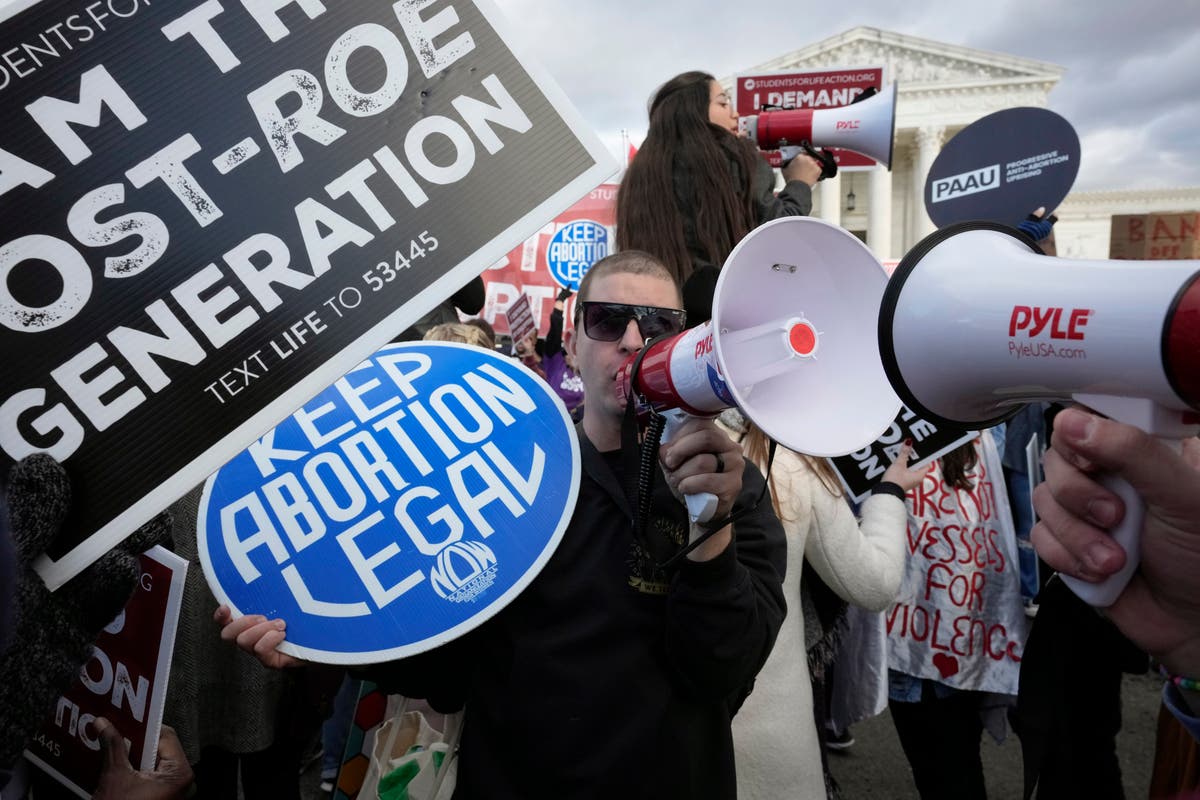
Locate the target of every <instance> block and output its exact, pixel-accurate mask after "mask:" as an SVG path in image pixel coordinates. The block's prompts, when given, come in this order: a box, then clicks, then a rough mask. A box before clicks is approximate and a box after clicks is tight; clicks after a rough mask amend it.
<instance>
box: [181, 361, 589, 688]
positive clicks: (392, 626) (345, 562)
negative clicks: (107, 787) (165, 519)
mask: <svg viewBox="0 0 1200 800" xmlns="http://www.w3.org/2000/svg"><path fill="white" fill-rule="evenodd" d="M579 477H580V460H579V442H578V439H577V437H576V436H575V433H574V430H573V426H572V424H571V420H570V418H569V417H568V415H567V413H566V409H565V408H564V407H563V405H562V403H561V402H559V400H558V398H557V397H556V396H555V394H554V393H553V391H552V390H551V389H550V387H549V386H547V385H546V383H545V382H544V381H542V380H541V379H540V378H538V377H537V376H536V375H534V374H533V373H532V372H530V371H529V370H527V369H526V368H525V367H523V366H521V365H520V364H518V363H517V362H515V361H513V360H512V359H509V358H505V357H503V356H501V355H498V354H496V353H492V352H490V351H488V350H484V349H482V348H476V347H468V346H465V345H459V344H451V343H446V342H406V343H404V344H394V345H388V346H387V347H385V348H383V349H382V350H380V351H378V352H377V353H375V354H374V355H373V356H371V358H369V359H368V360H367V361H365V362H363V363H362V364H360V365H359V366H358V367H356V368H355V369H353V370H351V371H350V372H349V373H347V374H346V375H345V376H344V377H342V378H341V379H340V380H338V381H337V382H336V383H335V384H334V385H333V386H331V387H329V388H328V389H326V390H325V391H324V392H322V393H321V394H319V395H317V396H316V397H314V398H313V399H312V400H311V401H309V402H308V403H306V404H305V405H304V407H303V408H301V409H299V410H298V411H297V412H296V413H295V414H293V415H292V416H290V417H288V418H287V419H285V420H284V421H283V422H281V423H280V424H279V425H278V426H277V427H276V428H275V429H274V430H272V431H270V432H268V433H267V434H266V435H265V436H263V437H262V438H261V439H259V440H258V441H257V442H255V443H254V444H252V445H251V446H250V447H249V448H247V449H246V450H245V451H243V452H242V453H240V454H239V455H238V456H236V457H235V458H234V459H232V460H231V461H230V462H229V463H227V464H226V465H225V466H223V467H222V468H221V469H220V470H219V471H217V472H216V473H215V474H214V475H212V476H211V477H210V478H209V479H208V482H207V483H206V484H205V486H204V493H203V495H202V498H201V502H200V511H199V515H198V523H197V528H198V530H197V538H198V543H199V550H200V560H201V564H202V566H203V567H204V573H205V576H206V577H207V578H208V581H209V584H210V586H211V587H212V589H213V593H214V594H215V595H216V597H217V599H218V600H220V601H221V602H223V603H225V604H227V605H229V607H230V608H231V609H233V612H234V615H235V616H240V615H242V614H263V615H266V616H267V617H269V618H276V617H277V618H280V619H283V620H285V621H286V622H287V641H286V642H285V643H284V644H283V645H282V646H281V647H280V649H281V650H283V651H285V652H287V653H290V654H292V655H295V656H297V657H298V658H303V659H307V660H310V661H319V662H324V663H332V664H362V663H373V662H378V661H383V660H389V659H395V658H403V657H405V656H409V655H413V654H415V653H420V652H423V651H425V650H428V649H431V648H433V647H436V646H437V645H439V644H442V643H444V642H447V641H449V640H451V639H454V638H457V637H458V636H461V635H462V634H464V633H466V632H467V631H469V630H471V629H472V628H474V627H476V626H478V625H479V624H481V623H482V622H484V621H485V620H487V619H488V618H490V617H492V616H493V615H495V614H496V613H497V612H498V611H499V610H500V609H501V608H503V607H504V606H505V605H507V604H508V603H509V602H510V601H512V600H513V598H515V597H516V596H517V594H519V593H520V592H521V590H522V589H524V588H525V586H527V585H528V584H529V583H530V582H531V581H532V580H533V579H534V577H536V575H537V573H538V572H539V571H540V570H541V568H542V567H543V566H544V565H545V564H546V562H547V561H548V560H549V559H550V556H551V555H552V554H553V552H554V549H555V548H556V547H557V546H558V542H559V541H560V540H561V538H562V536H563V533H564V532H565V530H566V527H567V523H568V522H569V520H570V518H571V513H572V511H573V510H574V507H575V499H576V496H577V494H578V491H579Z"/></svg>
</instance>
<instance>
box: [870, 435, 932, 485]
mask: <svg viewBox="0 0 1200 800" xmlns="http://www.w3.org/2000/svg"><path fill="white" fill-rule="evenodd" d="M912 450H913V449H912V441H911V440H908V439H906V440H905V441H904V443H903V444H902V445H900V452H899V453H897V454H896V460H895V461H893V462H892V463H891V465H890V466H889V467H888V468H887V470H886V471H885V472H884V473H883V477H882V478H880V480H881V481H888V482H889V483H894V484H896V485H897V486H899V487H900V488H901V489H903V490H904V491H905V492H910V491H912V490H913V489H915V488H916V487H918V486H920V485H921V481H923V480H925V476H926V475H928V474H929V472H930V470H932V469H933V468H934V464H935V462H932V461H931V462H929V464H928V465H927V466H924V467H921V468H920V469H909V466H908V459H909V457H910V456H911V455H912Z"/></svg>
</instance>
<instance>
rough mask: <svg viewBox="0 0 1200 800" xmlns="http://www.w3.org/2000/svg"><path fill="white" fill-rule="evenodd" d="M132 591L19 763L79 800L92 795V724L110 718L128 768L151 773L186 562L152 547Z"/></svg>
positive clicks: (95, 750)
mask: <svg viewBox="0 0 1200 800" xmlns="http://www.w3.org/2000/svg"><path fill="white" fill-rule="evenodd" d="M141 561H142V575H141V578H140V580H139V582H138V588H137V590H136V591H135V592H134V594H133V597H132V598H130V600H129V603H128V604H126V606H125V609H124V610H123V611H122V612H121V614H120V615H119V616H118V617H117V618H116V619H115V620H113V621H112V623H111V624H109V626H108V627H106V628H105V629H104V631H103V632H101V634H100V636H99V637H98V638H97V639H96V644H95V647H94V648H93V650H92V657H91V658H90V659H88V661H87V662H86V663H85V664H84V665H83V667H82V668H81V669H80V671H79V680H77V681H76V682H75V683H74V685H72V686H71V688H70V689H68V690H67V692H66V693H65V694H64V695H63V696H62V697H60V698H59V700H58V703H57V704H56V705H55V708H54V713H53V714H52V715H51V717H50V719H49V720H47V721H46V722H45V723H44V724H43V725H42V727H41V729H40V730H39V731H38V732H37V734H36V735H35V736H34V737H33V739H32V740H31V741H30V744H29V749H27V750H26V751H25V755H26V757H27V758H28V759H29V760H30V761H32V762H33V763H34V764H36V765H38V766H39V767H41V768H42V769H43V770H45V771H46V772H47V773H48V774H49V775H51V776H52V777H54V778H55V779H56V780H58V781H59V782H60V783H62V784H63V785H64V786H65V787H67V789H69V790H71V791H72V792H74V793H75V794H77V795H78V796H80V797H91V796H92V792H94V791H95V789H96V785H97V782H98V779H99V775H100V767H101V766H102V763H103V758H104V756H103V753H102V752H101V750H100V739H99V736H97V734H96V731H95V728H94V726H93V724H92V723H94V722H95V720H96V717H99V716H103V717H105V718H107V719H108V720H110V721H111V722H112V723H113V725H115V726H116V729H117V730H118V731H120V732H121V734H122V735H123V736H124V737H125V740H126V744H127V745H128V747H129V753H130V758H131V760H132V761H133V763H134V766H135V767H138V768H140V769H152V768H153V767H154V762H155V759H156V755H157V753H158V734H159V731H160V729H161V727H162V713H163V703H164V701H165V700H166V694H167V678H168V675H169V673H170V669H171V652H172V650H173V649H174V646H175V628H176V624H177V623H178V621H179V604H180V602H181V600H182V597H183V580H184V576H185V573H186V571H187V562H186V561H184V560H183V559H182V558H180V557H179V556H177V555H175V554H174V553H172V552H170V551H168V550H165V549H163V548H161V547H155V548H154V549H152V550H150V551H149V552H147V553H145V554H143V555H142V557H141Z"/></svg>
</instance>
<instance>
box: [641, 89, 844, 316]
mask: <svg viewBox="0 0 1200 800" xmlns="http://www.w3.org/2000/svg"><path fill="white" fill-rule="evenodd" d="M737 129H738V124H737V115H736V114H735V113H734V112H733V107H732V105H731V104H730V100H729V96H728V95H727V94H726V93H725V90H724V89H722V88H721V84H719V83H717V81H716V80H715V79H714V78H713V76H712V75H709V74H708V73H705V72H685V73H683V74H681V75H676V76H675V77H674V78H672V79H671V80H669V81H667V82H666V83H664V84H663V85H662V86H661V87H659V89H658V91H656V92H655V93H654V98H653V99H652V100H651V102H650V129H649V132H648V133H647V134H646V139H645V141H644V142H643V143H642V147H641V149H640V150H638V153H637V156H636V157H635V158H634V159H633V161H632V162H630V164H629V169H628V170H627V171H626V173H625V177H624V179H623V180H622V181H621V189H620V191H619V192H618V194H617V248H618V249H620V250H645V251H646V252H648V253H651V254H652V255H654V256H656V257H658V259H659V260H661V261H662V262H663V263H664V264H666V265H667V268H668V269H670V270H671V272H672V274H673V275H674V276H675V280H676V281H677V282H678V283H679V284H680V285H681V286H682V287H683V300H684V307H685V309H686V310H687V314H688V322H689V324H696V323H698V322H703V321H704V320H707V319H708V318H709V317H710V316H711V315H712V292H713V289H714V288H715V287H716V282H717V274H718V273H719V272H720V269H721V265H722V264H724V263H725V259H726V257H727V256H728V255H729V253H730V251H731V250H733V248H734V246H735V245H736V244H737V243H738V242H739V241H741V239H742V237H743V236H745V235H746V234H747V233H749V232H750V231H751V230H753V229H754V228H755V227H756V226H758V225H759V224H761V223H763V222H766V221H767V220H771V219H775V218H777V217H786V216H803V215H806V214H808V213H809V211H811V210H812V187H813V186H815V185H816V183H817V180H819V179H820V176H821V165H820V163H819V162H818V161H817V160H816V159H814V158H811V157H810V156H807V155H803V154H802V155H800V156H797V157H796V158H795V159H793V160H792V161H791V162H790V163H788V164H787V166H785V167H784V168H783V177H784V180H785V181H786V183H785V185H784V187H783V190H782V191H780V192H779V194H778V196H776V195H775V193H774V188H775V176H774V173H773V171H772V170H771V167H770V166H769V165H768V164H767V162H766V161H765V160H764V159H763V158H762V156H761V155H759V154H758V151H757V150H756V148H755V146H754V145H753V144H752V143H751V142H750V141H748V140H746V139H743V138H739V137H738V135H737Z"/></svg>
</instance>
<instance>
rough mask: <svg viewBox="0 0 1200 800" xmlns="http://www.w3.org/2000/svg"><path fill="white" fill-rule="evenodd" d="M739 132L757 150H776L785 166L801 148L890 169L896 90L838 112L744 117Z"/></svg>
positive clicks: (769, 113) (786, 112) (825, 110)
mask: <svg viewBox="0 0 1200 800" xmlns="http://www.w3.org/2000/svg"><path fill="white" fill-rule="evenodd" d="M738 126H739V128H740V130H741V132H742V133H743V134H745V135H747V136H749V137H750V139H751V140H753V141H754V142H756V143H757V144H758V147H759V149H761V150H775V149H779V150H781V151H783V152H784V158H785V159H788V160H790V159H791V158H792V157H794V156H795V154H796V153H793V152H790V150H791V149H793V148H794V149H795V150H796V152H799V149H801V148H802V147H803V146H804V144H806V143H807V144H809V145H812V146H814V147H838V148H841V149H843V150H853V151H854V152H856V153H862V154H863V155H864V156H868V157H869V158H873V159H875V160H876V161H878V162H879V163H880V164H882V165H883V166H885V167H887V168H888V169H891V168H892V144H893V141H894V139H895V131H896V84H894V83H893V84H892V85H891V86H889V87H888V88H886V89H884V90H883V91H882V92H880V93H879V94H876V95H873V96H871V97H868V98H867V99H865V100H859V101H858V102H855V103H851V104H850V105H848V106H842V107H841V108H821V109H813V108H795V109H781V110H778V111H762V112H760V113H758V114H747V115H746V116H743V117H741V118H740V119H739V120H738Z"/></svg>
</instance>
